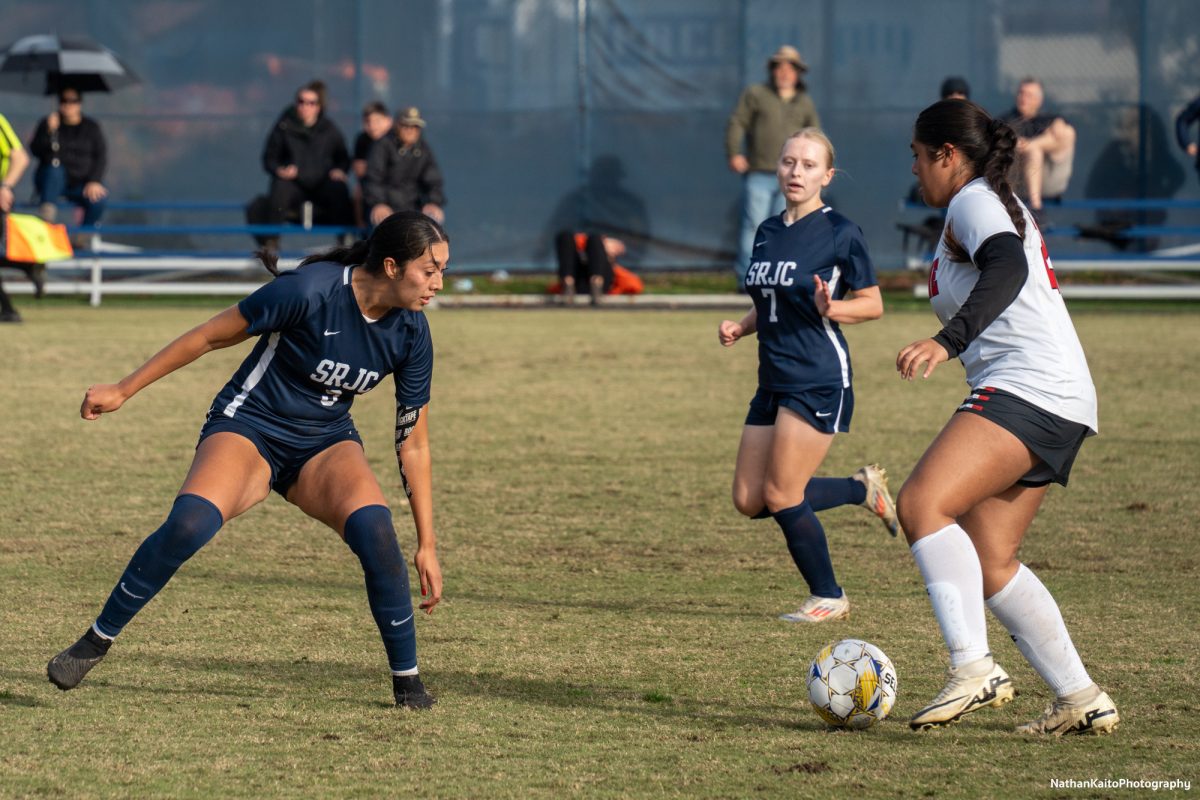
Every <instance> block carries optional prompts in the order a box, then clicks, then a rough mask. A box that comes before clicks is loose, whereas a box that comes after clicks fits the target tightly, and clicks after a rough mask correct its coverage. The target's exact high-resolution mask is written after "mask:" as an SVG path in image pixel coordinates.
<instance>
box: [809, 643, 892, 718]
mask: <svg viewBox="0 0 1200 800" xmlns="http://www.w3.org/2000/svg"><path fill="white" fill-rule="evenodd" d="M808 700H809V702H811V703H812V705H813V708H815V709H816V710H817V713H818V714H819V715H820V716H821V719H823V720H825V721H826V722H827V723H829V724H830V725H832V726H834V727H835V728H851V729H853V730H863V729H865V728H869V727H871V726H872V725H874V724H875V723H876V722H878V721H879V720H881V719H883V718H884V717H886V716H887V715H888V713H889V712H890V711H891V710H892V706H893V705H894V704H895V702H896V669H895V667H893V666H892V661H891V659H889V658H888V657H887V656H886V655H885V654H884V652H883V651H882V650H880V649H879V648H878V647H876V646H875V645H873V644H869V643H868V642H864V641H862V640H861V639H843V640H841V641H840V642H835V643H834V644H831V645H828V646H826V647H825V648H824V649H823V650H821V652H820V653H817V657H816V658H814V659H813V662H812V665H811V666H810V667H809V668H808Z"/></svg>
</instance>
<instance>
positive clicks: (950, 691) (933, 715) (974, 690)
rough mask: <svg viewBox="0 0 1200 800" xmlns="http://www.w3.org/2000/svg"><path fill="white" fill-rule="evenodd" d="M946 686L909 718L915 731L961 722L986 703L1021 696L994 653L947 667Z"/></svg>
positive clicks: (990, 703) (1004, 700) (909, 723)
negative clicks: (959, 665) (967, 662)
mask: <svg viewBox="0 0 1200 800" xmlns="http://www.w3.org/2000/svg"><path fill="white" fill-rule="evenodd" d="M946 678H947V680H946V685H945V687H944V688H943V689H942V690H941V691H940V692H938V696H937V697H935V698H933V702H931V703H930V704H929V705H927V706H925V708H922V709H921V710H920V711H918V712H917V713H916V714H913V717H912V719H910V720H909V721H908V727H910V728H912V729H913V730H914V731H924V730H929V729H930V728H937V727H939V726H942V725H950V724H952V723H955V722H958V721H959V720H960V719H962V718H963V717H964V716H966V715H967V714H970V713H971V712H972V711H978V710H979V709H981V708H983V707H984V706H997V707H999V706H1002V705H1004V704H1005V703H1008V702H1010V701H1011V700H1012V699H1013V698H1014V697H1016V696H1017V691H1016V689H1014V688H1013V684H1012V678H1010V677H1008V673H1007V672H1005V671H1004V670H1003V669H1001V668H1000V665H999V664H997V663H996V661H995V659H993V658H992V656H991V655H990V654H989V655H986V656H984V657H983V658H981V659H978V660H976V661H972V662H971V663H970V664H963V665H962V666H961V667H950V668H949V669H947V670H946Z"/></svg>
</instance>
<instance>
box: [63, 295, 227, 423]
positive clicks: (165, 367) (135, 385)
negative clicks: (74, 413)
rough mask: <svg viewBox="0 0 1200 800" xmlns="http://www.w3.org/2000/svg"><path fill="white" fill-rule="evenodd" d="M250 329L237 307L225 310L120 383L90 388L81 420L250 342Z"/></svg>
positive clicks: (166, 348)
mask: <svg viewBox="0 0 1200 800" xmlns="http://www.w3.org/2000/svg"><path fill="white" fill-rule="evenodd" d="M247 326H248V323H247V322H246V319H245V317H243V316H242V312H241V311H239V310H238V307H237V306H232V307H230V308H227V309H225V310H224V311H222V312H221V313H220V314H217V315H216V316H215V317H213V318H212V319H210V320H208V321H207V322H205V323H202V324H201V325H198V326H196V327H195V328H192V329H191V330H190V331H188V332H187V333H185V334H183V335H182V336H180V337H179V338H178V339H176V340H175V341H173V342H171V343H170V344H169V345H167V346H166V347H164V348H163V349H162V350H159V351H158V352H157V353H155V354H154V355H153V356H151V357H150V359H149V360H148V361H147V362H146V363H145V364H142V365H141V366H140V367H138V368H137V369H135V370H134V371H133V372H131V373H129V375H127V376H125V377H124V378H122V379H121V381H120V382H119V383H98V384H95V385H94V386H89V387H88V390H87V393H86V394H85V395H84V397H83V404H82V405H81V406H80V407H79V416H81V417H83V418H84V419H97V418H98V417H99V416H100V415H101V414H104V413H107V412H110V411H116V410H117V409H118V408H120V407H121V406H122V405H124V404H125V401H126V400H128V399H129V398H131V397H133V396H134V395H135V394H137V393H138V392H140V391H141V390H142V389H144V388H146V387H147V386H149V385H150V384H152V383H154V382H155V381H156V380H158V379H159V378H161V377H163V376H165V375H170V374H171V373H172V372H174V371H175V370H177V369H179V368H180V367H184V366H187V365H188V364H190V363H192V362H193V361H195V360H196V359H197V358H199V357H200V356H202V355H204V354H205V353H208V352H211V351H213V350H220V349H221V348H223V347H231V346H232V345H235V344H239V343H240V342H244V341H246V340H247V339H249V338H250V335H249V334H248V333H247V332H246V328H247Z"/></svg>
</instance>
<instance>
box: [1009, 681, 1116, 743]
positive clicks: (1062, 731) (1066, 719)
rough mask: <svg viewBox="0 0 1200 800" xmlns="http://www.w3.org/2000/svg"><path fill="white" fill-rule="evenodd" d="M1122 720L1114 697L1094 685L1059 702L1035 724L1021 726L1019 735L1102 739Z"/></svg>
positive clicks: (1056, 701) (1054, 703) (1060, 699)
mask: <svg viewBox="0 0 1200 800" xmlns="http://www.w3.org/2000/svg"><path fill="white" fill-rule="evenodd" d="M1081 695H1082V696H1081ZM1120 721H1121V716H1120V715H1119V714H1118V713H1117V706H1116V704H1115V703H1113V701H1112V698H1111V697H1109V696H1108V695H1107V694H1106V693H1105V692H1102V691H1100V687H1099V686H1096V685H1095V684H1092V686H1091V687H1090V688H1089V689H1084V690H1083V691H1082V692H1076V693H1074V694H1073V695H1067V696H1066V697H1060V698H1058V699H1056V700H1055V701H1054V702H1053V703H1051V704H1050V705H1049V706H1047V707H1046V710H1045V711H1044V712H1042V715H1041V716H1040V717H1038V718H1037V719H1035V720H1034V721H1033V722H1027V723H1025V724H1024V725H1018V726H1017V733H1035V734H1037V733H1045V734H1049V735H1051V736H1069V735H1071V734H1089V735H1093V736H1102V735H1104V734H1106V733H1112V732H1113V729H1114V728H1116V727H1117V723H1118V722H1120Z"/></svg>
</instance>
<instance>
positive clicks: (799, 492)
mask: <svg viewBox="0 0 1200 800" xmlns="http://www.w3.org/2000/svg"><path fill="white" fill-rule="evenodd" d="M803 502H804V487H800V488H795V487H791V486H787V485H780V484H777V483H775V482H773V481H770V480H768V481H767V484H766V486H764V487H763V503H764V504H765V505H766V507H767V508H769V509H770V510H771V512H772V513H774V512H776V511H782V510H783V509H785V508H793V507H795V506H798V505H800V504H801V503H803Z"/></svg>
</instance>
